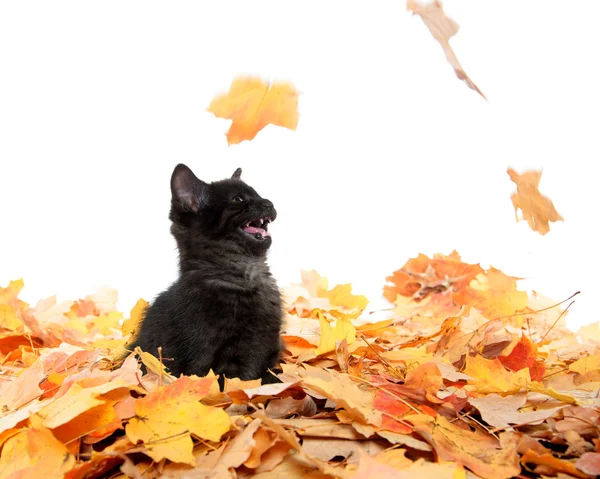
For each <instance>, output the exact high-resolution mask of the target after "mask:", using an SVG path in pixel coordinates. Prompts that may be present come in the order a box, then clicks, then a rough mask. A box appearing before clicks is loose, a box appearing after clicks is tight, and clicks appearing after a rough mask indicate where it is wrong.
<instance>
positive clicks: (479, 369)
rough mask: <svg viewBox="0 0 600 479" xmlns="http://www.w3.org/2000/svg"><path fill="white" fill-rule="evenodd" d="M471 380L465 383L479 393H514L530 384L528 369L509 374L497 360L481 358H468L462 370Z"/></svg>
mask: <svg viewBox="0 0 600 479" xmlns="http://www.w3.org/2000/svg"><path fill="white" fill-rule="evenodd" d="M464 372H465V374H468V375H469V376H471V377H472V378H473V379H472V380H469V381H467V382H468V383H469V384H471V385H473V388H474V389H475V390H476V391H477V392H481V393H494V392H496V393H515V392H517V391H519V390H521V388H522V387H523V386H525V385H526V384H527V383H529V382H531V378H530V377H529V369H521V370H520V371H519V372H516V373H514V372H511V371H507V370H506V369H504V366H503V365H502V363H501V362H500V361H499V360H498V359H493V360H490V359H485V358H483V357H481V356H468V355H467V363H466V366H465V369H464Z"/></svg>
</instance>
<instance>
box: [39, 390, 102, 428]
mask: <svg viewBox="0 0 600 479" xmlns="http://www.w3.org/2000/svg"><path fill="white" fill-rule="evenodd" d="M103 403H104V401H103V400H101V399H97V398H96V397H94V395H93V394H92V392H91V391H90V389H89V388H82V387H81V386H80V385H79V384H73V385H72V386H71V387H70V388H69V390H68V391H67V392H66V393H65V395H64V396H61V397H59V398H58V399H56V400H54V401H53V402H51V403H50V404H48V405H47V406H45V407H44V408H42V409H41V410H40V411H39V412H38V415H39V416H40V417H41V418H42V420H43V422H42V424H43V425H44V426H45V427H48V428H50V429H53V428H55V427H58V426H62V425H63V424H65V423H67V422H69V421H71V420H72V419H73V418H75V417H77V416H79V415H80V414H82V413H84V412H85V411H87V410H88V409H91V408H93V407H96V406H99V405H101V404H103Z"/></svg>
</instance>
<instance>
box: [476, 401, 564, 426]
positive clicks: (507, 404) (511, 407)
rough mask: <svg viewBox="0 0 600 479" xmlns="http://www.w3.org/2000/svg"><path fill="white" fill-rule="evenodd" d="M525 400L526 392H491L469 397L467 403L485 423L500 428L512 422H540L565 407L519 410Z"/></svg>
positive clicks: (519, 423) (512, 423) (520, 423)
mask: <svg viewBox="0 0 600 479" xmlns="http://www.w3.org/2000/svg"><path fill="white" fill-rule="evenodd" d="M526 402H527V393H518V394H513V395H510V396H506V397H503V396H500V395H499V394H496V393H492V394H488V395H487V396H483V397H480V398H469V403H471V404H472V405H473V406H475V407H476V408H477V409H478V410H479V412H480V413H481V417H482V419H483V420H484V421H485V422H486V423H487V424H489V425H491V426H494V427H497V428H500V429H508V428H509V427H510V426H511V425H514V424H518V425H522V424H532V425H533V424H540V423H542V422H543V421H544V420H545V419H548V418H549V417H552V416H554V415H555V414H556V413H557V412H558V411H560V410H561V409H562V408H564V407H565V405H561V406H556V407H550V408H548V409H537V410H535V411H528V412H521V411H520V409H521V408H522V407H523V406H525V404H526Z"/></svg>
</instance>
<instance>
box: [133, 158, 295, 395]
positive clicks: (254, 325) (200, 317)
mask: <svg viewBox="0 0 600 479" xmlns="http://www.w3.org/2000/svg"><path fill="white" fill-rule="evenodd" d="M241 173H242V170H241V169H240V168H238V169H237V170H236V172H235V173H234V174H233V176H232V177H231V179H227V180H222V181H216V182H214V183H211V184H208V183H204V182H203V181H201V180H199V179H198V178H196V176H195V175H194V173H193V172H192V170H190V169H189V168H188V167H187V166H185V165H182V164H180V165H177V167H176V168H175V170H174V171H173V175H172V177H171V194H172V198H171V213H170V215H169V219H170V220H171V221H172V225H171V233H172V234H173V236H174V237H175V239H176V241H177V247H178V249H179V258H180V259H179V266H180V275H179V279H178V280H177V281H176V282H175V283H173V284H172V285H171V287H170V288H169V289H167V290H166V291H164V292H163V293H161V294H160V295H159V296H158V297H157V298H156V300H155V301H154V304H152V306H151V307H150V308H149V309H148V312H147V314H146V317H145V318H144V321H143V322H142V326H141V330H140V332H139V335H137V338H135V339H134V341H133V342H132V344H130V345H128V349H130V350H133V348H134V347H135V346H140V347H141V348H142V350H144V351H147V352H149V353H152V354H154V355H157V350H158V347H159V346H162V357H163V358H164V360H165V366H167V368H168V369H169V370H170V372H171V373H172V374H173V375H175V376H179V375H180V374H188V375H190V374H197V375H199V376H204V375H206V374H207V373H208V372H209V370H210V369H212V370H213V371H214V372H215V373H216V374H219V375H220V378H219V383H220V384H221V388H222V387H223V381H224V379H223V375H224V376H227V377H228V378H234V377H238V378H241V379H244V380H248V379H259V378H261V379H262V381H263V383H268V382H277V381H278V379H277V378H276V377H275V376H274V375H272V374H270V373H269V372H268V370H269V369H271V368H273V367H275V366H276V364H277V363H278V360H279V355H280V351H281V343H280V328H281V325H282V316H283V310H282V305H281V295H280V292H279V289H278V288H277V284H276V282H275V280H274V279H273V277H272V276H271V273H270V272H269V268H268V266H267V264H266V263H265V259H266V254H267V250H268V249H269V246H271V236H270V234H269V232H268V231H267V228H268V224H269V223H270V222H271V221H273V220H274V219H275V217H276V215H277V213H276V211H275V208H274V207H273V203H271V202H270V201H269V200H266V199H263V198H261V197H260V196H259V195H258V193H257V192H256V191H254V189H253V188H251V187H250V186H248V185H247V184H246V183H244V182H243V181H242V180H241V179H240V175H241ZM171 358H172V359H171Z"/></svg>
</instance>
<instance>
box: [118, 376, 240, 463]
mask: <svg viewBox="0 0 600 479" xmlns="http://www.w3.org/2000/svg"><path fill="white" fill-rule="evenodd" d="M215 380H216V378H215V377H206V378H202V379H192V378H189V377H186V376H184V377H181V378H179V379H177V380H176V381H175V382H173V383H172V384H169V385H168V386H163V387H161V388H159V389H157V390H155V391H153V392H152V393H150V394H148V395H147V396H146V397H143V398H140V399H137V400H136V402H135V412H136V416H135V417H133V418H131V420H130V421H129V424H128V425H127V427H126V430H125V431H126V434H127V437H128V438H129V439H130V440H131V441H132V442H133V443H137V442H138V441H143V442H144V443H145V446H146V449H147V452H146V454H148V455H149V456H150V457H151V458H152V459H154V460H155V461H157V462H158V461H160V460H162V459H165V458H166V459H169V460H171V461H174V462H181V463H186V464H190V465H194V464H195V458H194V456H193V454H192V449H193V443H192V439H191V438H190V433H191V434H195V435H196V436H198V437H201V438H203V439H208V440H209V441H219V440H220V439H221V436H222V435H223V434H224V433H226V432H227V431H228V430H229V426H230V422H229V417H228V416H227V414H226V413H225V411H223V410H222V409H220V408H216V407H212V406H205V405H204V404H201V403H200V402H199V401H200V399H202V398H203V397H205V396H206V395H207V394H208V393H209V392H210V390H211V388H212V385H213V383H214V382H215Z"/></svg>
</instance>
